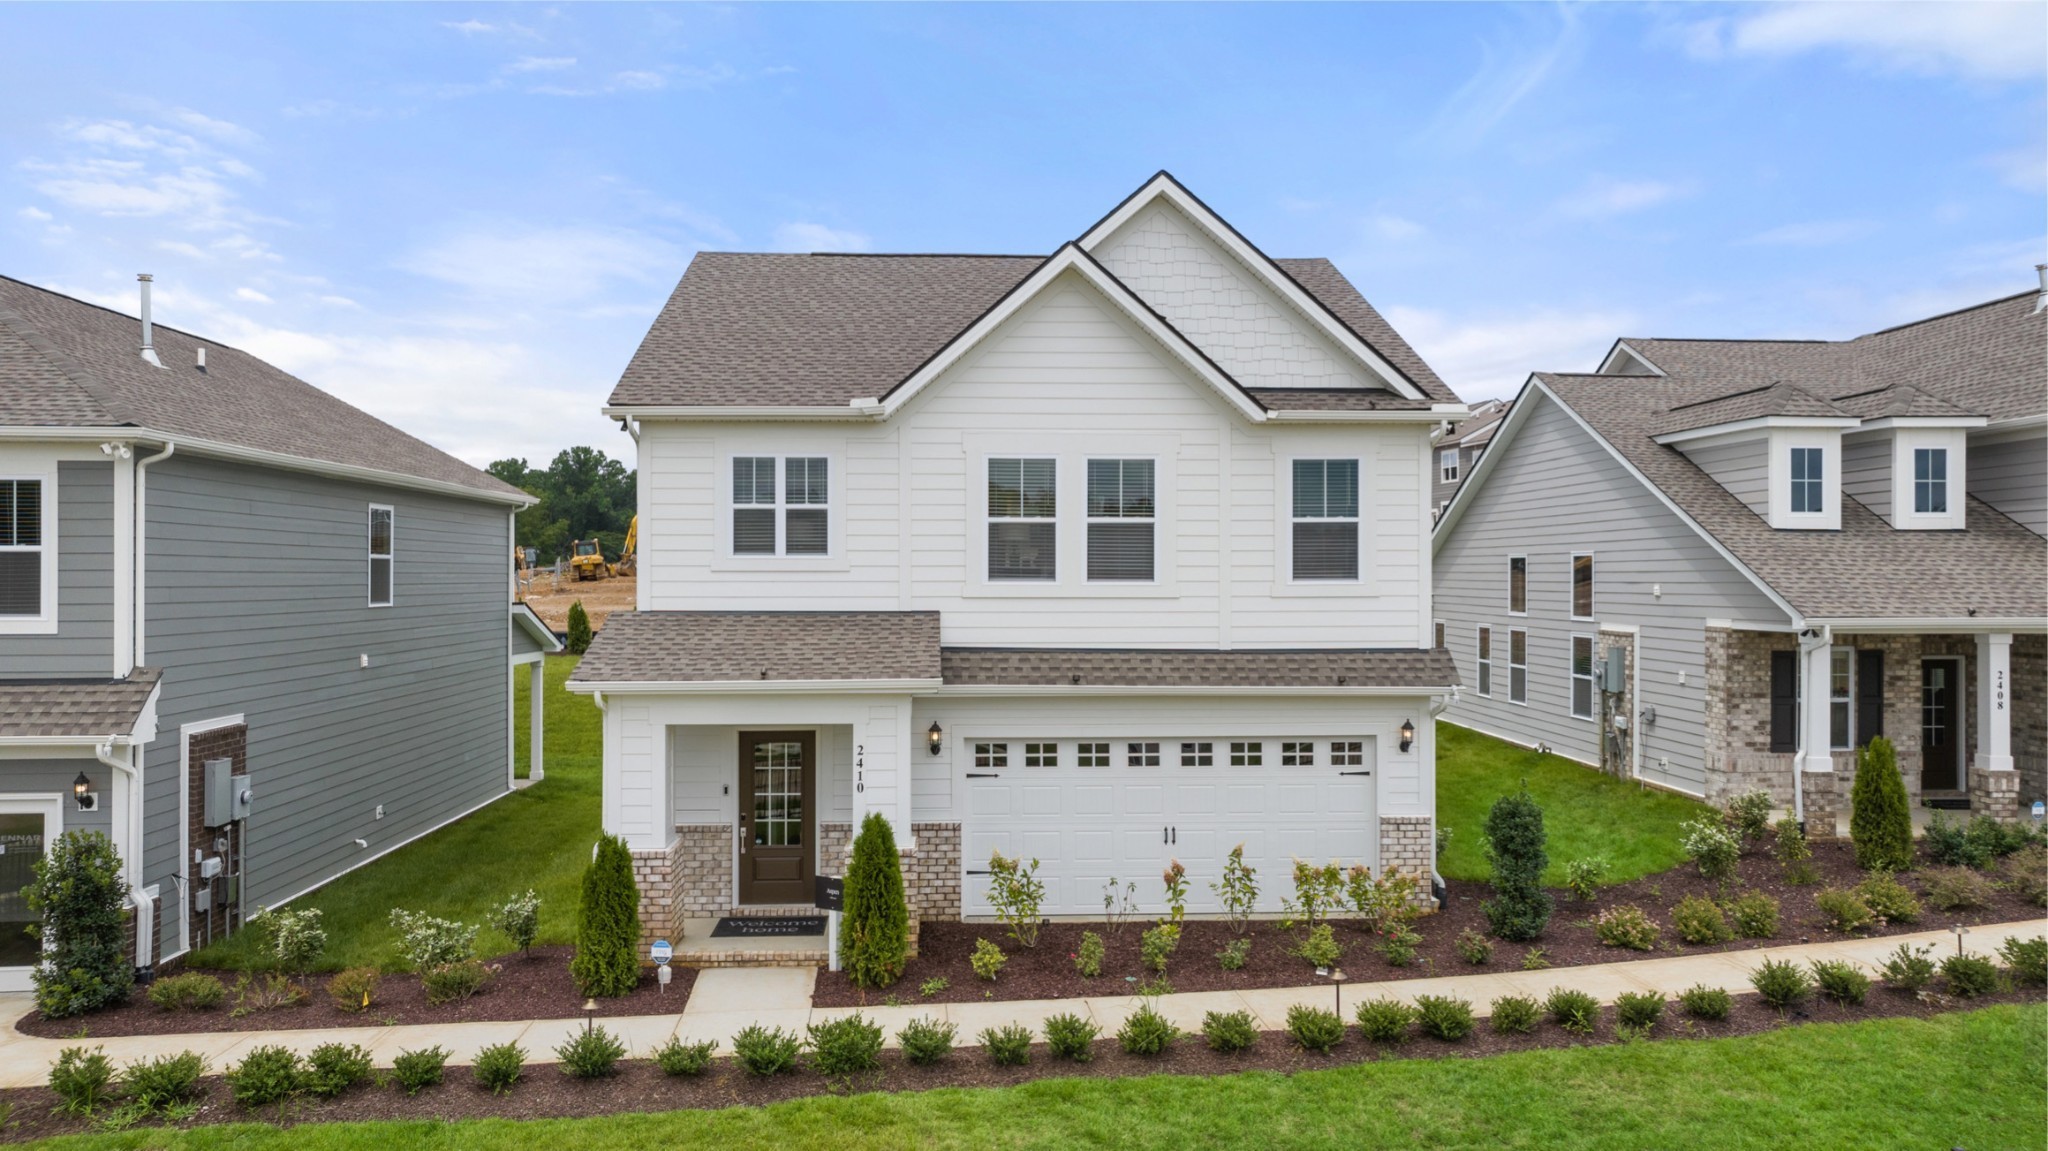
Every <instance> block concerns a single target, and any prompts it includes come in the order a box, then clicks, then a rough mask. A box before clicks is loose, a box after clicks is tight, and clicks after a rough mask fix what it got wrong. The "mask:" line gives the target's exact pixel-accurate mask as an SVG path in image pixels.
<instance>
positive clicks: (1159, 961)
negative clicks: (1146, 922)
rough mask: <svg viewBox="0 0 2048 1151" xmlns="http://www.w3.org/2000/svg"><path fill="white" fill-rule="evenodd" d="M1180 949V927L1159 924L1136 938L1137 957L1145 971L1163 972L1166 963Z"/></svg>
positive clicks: (1170, 924)
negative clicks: (1143, 965)
mask: <svg viewBox="0 0 2048 1151" xmlns="http://www.w3.org/2000/svg"><path fill="white" fill-rule="evenodd" d="M1179 947H1180V925H1179V924H1177V923H1161V924H1157V925H1155V926H1152V927H1148V928H1146V929H1145V934H1143V935H1141V936H1139V937H1138V957H1139V959H1141V960H1142V961H1143V962H1144V964H1145V967H1146V969H1147V970H1150V971H1165V970H1166V961H1167V960H1169V959H1171V958H1173V953H1174V952H1175V951H1176V950H1178V949H1179Z"/></svg>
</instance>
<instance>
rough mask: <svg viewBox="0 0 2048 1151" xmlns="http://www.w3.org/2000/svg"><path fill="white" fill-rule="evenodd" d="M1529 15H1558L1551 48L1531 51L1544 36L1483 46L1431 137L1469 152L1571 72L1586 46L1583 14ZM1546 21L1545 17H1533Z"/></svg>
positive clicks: (1562, 9)
mask: <svg viewBox="0 0 2048 1151" xmlns="http://www.w3.org/2000/svg"><path fill="white" fill-rule="evenodd" d="M1526 11H1528V12H1531V13H1534V12H1538V11H1540V12H1543V13H1546V14H1555V16H1556V17H1557V19H1558V21H1559V24H1558V26H1557V29H1556V31H1555V33H1554V34H1552V35H1550V36H1549V37H1548V42H1547V43H1541V44H1540V46H1538V47H1535V48H1533V49H1532V48H1530V47H1529V45H1531V44H1533V43H1537V42H1538V38H1539V35H1540V33H1526V32H1525V33H1524V34H1521V35H1516V36H1512V37H1509V38H1508V40H1507V44H1508V47H1505V48H1503V47H1497V46H1496V45H1494V44H1491V43H1482V44H1480V46H1479V52H1480V58H1479V67H1478V68H1477V69H1476V70H1475V71H1474V72H1473V73H1472V76H1471V78H1470V79H1468V80H1466V81H1465V83H1464V84H1463V85H1461V86H1460V87H1459V88H1458V90H1457V91H1456V92H1453V93H1452V94H1451V96H1450V98H1449V99H1448V100H1446V101H1444V103H1443V106H1442V107H1440V108H1438V109H1437V112H1436V115H1435V116H1433V117H1432V118H1431V120H1430V124H1429V129H1428V133H1429V135H1430V137H1432V138H1439V139H1443V140H1445V141H1448V142H1450V143H1452V144H1454V145H1457V146H1460V147H1469V146H1471V145H1473V144H1476V143H1477V142H1478V141H1479V139H1480V138H1481V137H1483V136H1485V135H1486V134H1487V132H1489V131H1491V130H1492V129H1493V126H1494V125H1496V124H1498V123H1500V122H1501V120H1503V119H1505V118H1506V117H1507V115H1508V113H1510V112H1512V111H1514V110H1515V107H1516V105H1518V104H1520V103H1521V102H1522V101H1523V100H1525V99H1527V98H1528V97H1529V95H1530V94H1531V93H1533V92H1535V91H1536V90H1537V89H1538V88H1540V87H1542V86H1543V84H1544V82H1545V81H1546V80H1548V79H1549V78H1550V77H1551V75H1552V74H1553V73H1556V72H1559V71H1562V70H1564V69H1566V68H1568V67H1570V66H1571V64H1572V63H1573V62H1575V61H1576V60H1577V59H1578V56H1579V54H1580V51H1581V49H1582V47H1583V45H1584V42H1585V36H1584V34H1583V31H1582V29H1581V28H1580V26H1579V18H1578V13H1577V11H1576V10H1575V9H1574V8H1572V7H1571V6H1569V5H1559V6H1556V7H1554V8H1548V9H1541V10H1537V9H1529V10H1526ZM1530 18H1540V17H1534V16H1532V17H1530Z"/></svg>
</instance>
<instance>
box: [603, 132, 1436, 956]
mask: <svg viewBox="0 0 2048 1151" xmlns="http://www.w3.org/2000/svg"><path fill="white" fill-rule="evenodd" d="M605 410H606V412H607V414H609V415H611V416H614V417H616V418H617V419H619V420H620V421H621V422H622V424H624V425H625V427H626V428H627V430H629V431H630V432H631V433H632V435H633V437H634V439H635V440H636V442H637V446H638V457H639V474H640V477H641V482H640V507H639V513H640V539H641V544H640V547H641V551H640V584H639V603H638V610H637V611H634V612H631V613H622V614H615V615H613V616H612V617H611V618H610V621H609V622H608V623H607V625H606V627H605V628H604V630H603V632H602V633H601V634H600V635H599V637H598V639H597V641H596V643H595V644H594V645H593V646H592V648H591V649H590V652H589V654H588V655H587V656H586V657H585V659H584V661H583V663H582V664H581V666H580V667H579V669H578V670H577V672H576V673H575V675H574V677H573V679H572V680H571V684H570V686H571V688H572V690H576V691H580V692H585V693H589V694H591V695H593V696H594V697H595V698H596V699H597V700H598V701H599V703H600V704H601V706H602V707H603V709H604V826H605V828H606V830H608V831H610V832H613V833H616V834H618V835H620V836H622V837H624V838H625V840H626V841H627V843H628V844H629V846H630V847H631V848H632V849H633V851H634V852H635V854H636V860H637V865H638V873H639V878H640V881H641V884H642V892H643V920H644V922H645V923H646V926H647V930H648V933H649V934H650V935H655V934H660V933H662V932H670V933H680V932H681V931H682V927H683V920H684V919H686V918H695V917H704V916H721V915H725V914H727V913H728V912H730V911H732V910H734V909H736V908H749V907H759V906H763V905H766V906H787V905H792V904H800V905H808V904H809V902H810V899H811V895H812V886H813V884H812V880H813V877H814V876H815V875H817V874H820V873H835V872H838V871H839V870H841V868H842V867H843V861H844V858H845V852H846V848H847V844H848V840H849V836H850V833H851V830H852V828H853V827H855V826H857V825H858V823H859V822H860V821H861V820H862V819H864V818H865V817H866V815H867V814H868V813H870V812H879V813H881V814H882V815H883V816H884V817H886V818H887V819H888V820H889V822H890V823H891V824H892V826H893V830H894V832H895V835H896V837H897V842H898V845H899V847H900V848H901V849H902V851H903V853H904V858H905V864H906V881H907V884H908V891H909V898H910V901H911V903H912V907H913V910H914V912H915V913H916V914H917V915H918V916H921V917H923V918H929V919H943V918H959V917H961V916H963V915H964V916H970V917H971V916H976V915H983V914H987V913H988V911H989V907H988V904H987V900H986V891H985V884H984V883H983V882H981V879H980V877H981V875H982V874H984V873H985V871H986V868H987V866H988V860H989V858H990V855H991V853H992V852H996V851H1000V852H1003V853H1004V854H1006V855H1011V856H1025V857H1030V858H1036V859H1037V860H1038V861H1039V865H1040V870H1039V875H1040V877H1041V878H1042V879H1043V880H1044V881H1045V884H1046V898H1045V907H1044V910H1045V911H1046V913H1047V914H1054V915H1082V914H1088V913H1091V912H1092V913H1096V914H1100V912H1101V909H1102V892H1103V888H1104V885H1105V884H1106V883H1107V882H1108V881H1109V880H1110V879H1111V878H1112V877H1115V878H1117V879H1120V880H1124V881H1127V882H1128V881H1136V882H1137V883H1138V884H1139V892H1140V895H1141V897H1142V898H1144V899H1145V900H1146V902H1147V904H1148V905H1151V904H1158V903H1159V902H1160V899H1159V894H1158V893H1159V891H1160V885H1159V881H1158V878H1157V877H1158V876H1159V875H1160V873H1161V872H1162V871H1163V870H1164V869H1165V868H1166V867H1167V866H1168V864H1169V862H1170V861H1171V860H1174V859H1178V860H1179V861H1180V862H1181V863H1182V864H1183V865H1184V866H1185V867H1186V869H1187V871H1188V874H1189V877H1190V880H1191V903H1190V906H1191V909H1193V910H1202V909H1204V908H1205V907H1207V906H1208V905H1209V904H1210V903H1211V902H1212V898H1211V896H1210V893H1209V890H1208V886H1207V884H1208V881H1210V880H1211V879H1213V878H1215V877H1216V876H1217V875H1218V874H1219V872H1220V870H1221V867H1222V864H1223V861H1224V858H1225V855H1226V853H1228V852H1229V851H1230V850H1231V849H1232V848H1233V847H1234V846H1236V845H1238V844H1240V843H1241V844H1243V845H1244V847H1245V855H1246V859H1247V860H1248V861H1249V862H1250V863H1252V864H1253V865H1254V866H1256V867H1257V868H1258V869H1259V872H1260V875H1261V876H1262V877H1263V883H1264V889H1265V890H1264V896H1263V901H1264V903H1266V904H1267V905H1268V906H1270V907H1274V908H1277V907H1278V904H1279V899H1280V897H1281V896H1282V895H1285V894H1287V893H1288V892H1289V891H1290V890H1291V887H1290V886H1289V881H1288V875H1289V873H1290V871H1291V867H1292V860H1293V859H1295V858H1297V857H1299V858H1307V859H1315V860H1330V859H1337V860H1342V861H1345V862H1347V863H1349V862H1362V863H1365V864H1368V865H1371V866H1373V867H1376V868H1378V867H1389V866H1399V867H1401V868H1402V869H1404V870H1405V871H1407V872H1408V873H1410V874H1416V873H1424V874H1426V873H1427V872H1428V871H1429V869H1430V866H1431V856H1432V838H1433V837H1432V832H1433V807H1434V784H1435V781H1434V769H1433V761H1432V750H1433V744H1432V739H1431V723H1430V720H1431V717H1432V715H1433V714H1434V713H1435V711H1436V710H1438V708H1439V707H1440V706H1441V704H1442V703H1443V701H1444V700H1445V698H1446V697H1447V694H1448V692H1449V691H1450V689H1451V687H1452V680H1453V674H1454V673H1453V668H1452V665H1451V662H1450V659H1449V657H1448V656H1447V655H1446V654H1445V653H1443V652H1441V651H1436V650H1432V638H1431V618H1432V617H1431V609H1430V549H1429V530H1430V506H1429V492H1430V484H1431V481H1432V479H1433V472H1432V468H1433V466H1434V464H1433V454H1432V452H1431V450H1430V435H1431V432H1432V431H1433V430H1434V429H1435V428H1436V427H1437V426H1438V425H1439V424H1440V423H1441V422H1442V421H1443V420H1445V419H1446V418H1447V417H1453V418H1454V417H1456V416H1459V415H1462V414H1463V412H1464V408H1463V406H1462V405H1461V404H1460V403H1459V401H1458V399H1457V397H1456V396H1455V395H1453V394H1452V392H1451V391H1450V389H1448V388H1447V387H1445V386H1444V384H1443V382H1442V381H1441V380H1439V379H1438V378H1437V376H1436V375H1435V374H1434V373H1433V372H1432V371H1431V370H1430V369H1429V367H1428V366H1427V365H1426V364H1424V363H1423V362H1422V360H1421V359H1420V358H1419V357H1418V356H1416V354H1415V353H1414V351H1413V350H1412V349H1410V348H1409V347H1408V345H1407V344H1406V343H1405V342H1404V341H1403V340H1402V339H1401V337H1400V336H1399V335H1398V334H1396V333H1395V332H1394V330H1393V329H1392V328H1391V327H1389V326H1388V325H1387V323H1386V321H1385V320H1383V319H1382V318H1381V317H1380V315H1379V314H1378V313H1377V312H1376V311H1374V310H1373V308H1372V307H1371V305H1369V304H1367V303H1366V301H1365V300H1364V299H1363V298H1362V297H1360V295H1359V294H1358V292H1357V291H1356V290H1354V289H1353V288H1352V286H1351V285H1350V284H1349V283H1348V282H1346V281H1345V279H1344V278H1343V276H1342V275H1340V274H1339V273H1338V272H1337V270H1336V269H1335V268H1334V267H1333V266H1332V265H1331V264H1330V263H1328V262H1327V261H1324V260H1274V259H1271V258H1269V257H1267V256H1266V255H1265V254H1263V253H1262V252H1260V251H1259V249H1257V248H1256V247H1254V246H1252V244H1251V243H1250V242H1249V241H1247V240H1246V239H1245V238H1244V237H1243V236H1241V235H1239V234H1238V233H1237V231H1236V230H1234V229H1233V228H1232V227H1231V226H1230V225H1229V224H1228V223H1226V222H1224V221H1223V220H1222V219H1221V218H1219V217H1218V216H1216V215H1215V214H1214V213H1213V212H1211V211H1210V210H1209V209H1208V208H1207V207H1206V206H1205V205H1203V204H1202V203H1201V201H1199V200H1197V199H1196V198H1195V197H1194V196H1193V195H1192V194H1190V193H1189V192H1188V191H1187V190H1186V189H1185V188H1183V187H1182V186H1181V185H1180V184H1178V183H1177V182H1175V181H1174V180H1173V179H1172V177H1170V176H1168V175H1166V174H1164V173H1162V174H1160V175H1159V176H1157V177H1155V178H1154V179H1152V180H1150V181H1149V182H1147V183H1146V184H1145V185H1144V186H1143V187H1142V188H1140V189H1139V190H1138V191H1137V192H1135V193H1133V194H1132V195H1131V196H1130V197H1129V198H1128V199H1126V200H1125V201H1124V202H1123V203H1121V204H1119V205H1117V206H1116V208H1115V209H1114V210H1113V211H1111V212H1110V213H1109V215H1107V216H1105V217H1103V218H1102V219H1101V220H1100V221H1099V222H1097V223H1095V224H1093V225H1092V226H1090V227H1089V228H1088V229H1087V230H1086V231H1085V232H1084V233H1083V234H1082V235H1081V236H1080V237H1079V238H1078V239H1076V240H1074V241H1072V242H1070V243H1067V244H1064V245H1062V246H1061V247H1060V248H1059V250H1058V251H1056V252H1054V253H1053V254H1052V255H1051V256H971V255H963V256H932V255H906V256H886V255H884V256H875V255H838V254H815V255H760V254H731V253H704V254H701V255H699V256H698V257H696V259H695V260H694V261H693V262H692V263H691V265H690V267H689V270H688V271H687V273H686V274H685V275H684V277H683V279H682V282H681V283H680V284H679V285H678V287H677V288H676V291H675V293H674V295H673V296H672V297H671V298H670V300H669V302H668V304H667V306H666V307H665V308H664V309H663V311H662V313H661V315H660V317H659V318H658V319H657V320H656V321H655V323H654V326H653V328H652V330H651V331H650V332H649V333H648V335H647V337H646V340H645V342H644V343H643V344H642V345H641V347H640V350H639V352H638V354H637V355H636V356H635V357H634V359H633V361H632V363H631V364H630V366H629V367H628V368H627V370H626V372H625V375H624V377H623V378H622V379H621V380H620V382H619V385H618V387H617V389H616V390H615V391H614V392H613V393H612V398H611V401H610V404H609V406H608V407H607V408H606V409H605Z"/></svg>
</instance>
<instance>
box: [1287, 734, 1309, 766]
mask: <svg viewBox="0 0 2048 1151" xmlns="http://www.w3.org/2000/svg"><path fill="white" fill-rule="evenodd" d="M1315 765H1316V745H1315V741H1314V740H1310V739H1303V740H1289V741H1287V742H1285V743H1282V744H1281V745H1280V766H1281V767H1314V766H1315Z"/></svg>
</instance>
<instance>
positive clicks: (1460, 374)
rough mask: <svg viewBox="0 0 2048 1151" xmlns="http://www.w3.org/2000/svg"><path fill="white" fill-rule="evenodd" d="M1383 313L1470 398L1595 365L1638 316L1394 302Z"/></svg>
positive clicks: (1509, 391)
mask: <svg viewBox="0 0 2048 1151" xmlns="http://www.w3.org/2000/svg"><path fill="white" fill-rule="evenodd" d="M1387 319H1388V320H1389V321H1390V322H1391V323H1392V324H1393V325H1394V327H1395V328H1397V329H1399V330H1400V332H1401V334H1402V335H1404V336H1406V337H1407V338H1408V342H1409V343H1411V344H1413V345H1415V350H1416V351H1418V352H1420V353H1422V358H1423V359H1425V360H1427V361H1429V365H1430V366H1431V367H1433V368H1435V369H1436V370H1437V374H1438V375H1440V376H1442V377H1443V378H1444V380H1445V382H1447V383H1449V384H1450V385H1451V387H1452V389H1454V390H1455V391H1456V392H1457V393H1458V394H1459V395H1460V396H1463V397H1464V398H1465V399H1467V400H1485V399H1495V398H1499V397H1504V396H1512V395H1514V394H1515V391H1516V390H1517V389H1519V388H1520V387H1521V386H1522V382H1523V381H1524V380H1526V379H1528V378H1529V373H1530V372H1537V371H1579V372H1587V371H1592V370H1593V368H1594V367H1595V366H1596V365H1597V364H1598V362H1599V359H1600V356H1601V355H1602V354H1603V353H1605V352H1606V351H1607V348H1608V346H1609V345H1610V344H1612V343H1613V342H1614V340H1615V337H1617V336H1621V335H1625V334H1626V333H1627V331H1628V329H1629V327H1630V326H1631V325H1633V324H1634V323H1635V322H1636V321H1635V317H1634V316H1633V315H1632V314H1630V313H1628V312H1622V311H1590V312H1566V311H1561V310H1558V309H1553V308H1536V309H1531V310H1530V311H1528V312H1527V313H1524V314H1521V315H1516V316H1510V317H1486V318H1474V317H1454V316H1451V315H1449V314H1447V313H1444V312H1438V311H1429V310H1425V309H1421V308H1404V307H1394V308H1389V309H1388V310H1387Z"/></svg>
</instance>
